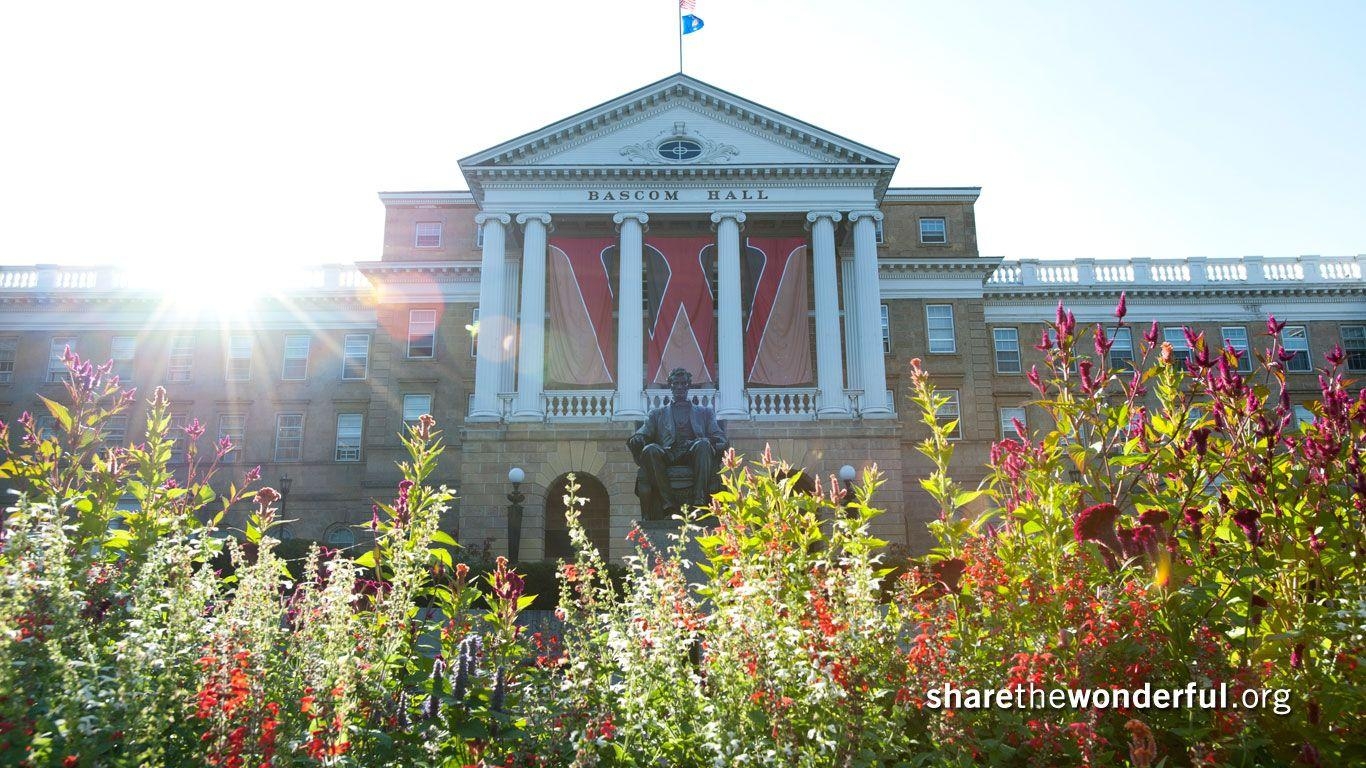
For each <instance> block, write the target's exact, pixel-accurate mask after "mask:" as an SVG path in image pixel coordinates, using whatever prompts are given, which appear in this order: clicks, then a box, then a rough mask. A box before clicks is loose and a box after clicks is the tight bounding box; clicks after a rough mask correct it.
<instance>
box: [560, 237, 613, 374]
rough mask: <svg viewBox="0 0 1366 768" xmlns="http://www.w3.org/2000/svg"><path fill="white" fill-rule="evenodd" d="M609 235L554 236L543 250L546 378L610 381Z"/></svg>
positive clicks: (611, 259) (611, 334)
mask: <svg viewBox="0 0 1366 768" xmlns="http://www.w3.org/2000/svg"><path fill="white" fill-rule="evenodd" d="M616 250H617V241H616V238H613V237H554V238H551V240H550V247H549V249H548V251H547V253H546V271H547V274H548V285H547V291H546V308H547V309H548V310H549V313H550V321H549V324H548V325H547V326H546V383H547V384H548V385H550V386H551V387H554V386H556V385H567V386H584V387H591V386H604V385H606V386H610V385H612V384H613V382H614V381H615V377H614V373H615V372H616V345H615V343H614V340H615V339H616V334H615V333H614V332H613V328H612V306H613V302H612V282H611V281H612V279H613V278H614V277H615V274H614V273H615V269H616Z"/></svg>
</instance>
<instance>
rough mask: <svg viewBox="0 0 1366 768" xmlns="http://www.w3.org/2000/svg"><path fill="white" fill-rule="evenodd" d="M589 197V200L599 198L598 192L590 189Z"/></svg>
mask: <svg viewBox="0 0 1366 768" xmlns="http://www.w3.org/2000/svg"><path fill="white" fill-rule="evenodd" d="M588 199H589V200H597V199H598V193H597V192H596V191H595V190H589V191H588Z"/></svg>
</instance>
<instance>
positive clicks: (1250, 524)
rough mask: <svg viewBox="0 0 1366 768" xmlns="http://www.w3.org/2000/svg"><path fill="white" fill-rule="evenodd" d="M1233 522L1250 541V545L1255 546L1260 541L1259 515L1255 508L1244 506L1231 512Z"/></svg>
mask: <svg viewBox="0 0 1366 768" xmlns="http://www.w3.org/2000/svg"><path fill="white" fill-rule="evenodd" d="M1233 522H1234V523H1236V524H1237V525H1238V527H1239V528H1241V529H1243V534H1244V535H1246V536H1247V540H1248V541H1250V542H1252V546H1254V547H1256V546H1259V545H1260V544H1261V543H1262V525H1261V515H1259V514H1258V513H1257V510H1255V509H1252V508H1250V507H1244V508H1242V509H1240V510H1238V511H1237V512H1234V513H1233Z"/></svg>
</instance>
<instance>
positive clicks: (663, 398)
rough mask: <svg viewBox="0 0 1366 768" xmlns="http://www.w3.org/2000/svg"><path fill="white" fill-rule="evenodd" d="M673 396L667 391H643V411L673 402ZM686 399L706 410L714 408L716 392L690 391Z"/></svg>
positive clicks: (705, 390) (704, 390) (708, 390)
mask: <svg viewBox="0 0 1366 768" xmlns="http://www.w3.org/2000/svg"><path fill="white" fill-rule="evenodd" d="M673 399H674V396H673V393H671V392H670V391H669V390H667V389H647V390H645V410H647V411H652V410H654V409H656V408H659V407H661V406H664V405H668V404H669V403H671V402H673ZM688 399H689V400H691V401H692V404H693V405H705V406H706V407H708V408H715V407H716V390H714V389H690V390H688Z"/></svg>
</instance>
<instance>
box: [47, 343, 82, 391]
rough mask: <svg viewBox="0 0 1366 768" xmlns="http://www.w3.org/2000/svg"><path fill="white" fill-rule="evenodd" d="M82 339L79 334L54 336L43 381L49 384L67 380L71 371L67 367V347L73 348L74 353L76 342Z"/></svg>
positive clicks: (49, 346)
mask: <svg viewBox="0 0 1366 768" xmlns="http://www.w3.org/2000/svg"><path fill="white" fill-rule="evenodd" d="M79 340H80V337H78V336H53V337H52V341H51V342H50V343H49V344H48V348H47V375H46V376H45V377H44V379H43V381H44V382H45V383H47V384H61V383H62V382H63V381H66V377H67V375H68V374H69V373H70V372H69V371H67V369H66V349H67V347H70V348H71V351H72V352H73V353H74V352H75V351H76V344H77V342H78V341H79Z"/></svg>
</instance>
